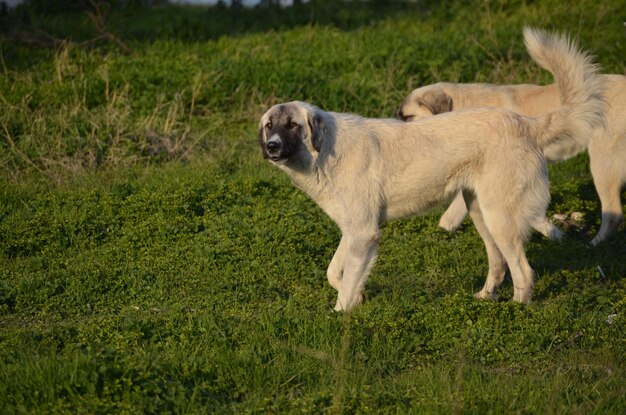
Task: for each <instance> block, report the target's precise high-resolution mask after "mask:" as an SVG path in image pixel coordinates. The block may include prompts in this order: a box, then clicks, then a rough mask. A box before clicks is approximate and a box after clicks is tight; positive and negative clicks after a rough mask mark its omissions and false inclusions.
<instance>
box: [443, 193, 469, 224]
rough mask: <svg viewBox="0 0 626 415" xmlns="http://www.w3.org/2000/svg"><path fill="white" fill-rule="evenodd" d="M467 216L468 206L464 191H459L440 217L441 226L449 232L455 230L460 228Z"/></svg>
mask: <svg viewBox="0 0 626 415" xmlns="http://www.w3.org/2000/svg"><path fill="white" fill-rule="evenodd" d="M465 216H467V207H466V205H465V199H463V193H462V192H459V193H457V195H456V196H455V198H454V199H453V200H452V203H450V206H448V209H446V211H445V212H444V213H443V215H442V216H441V219H439V226H440V227H441V228H443V229H445V230H447V231H448V232H454V231H456V230H457V229H459V226H461V224H462V223H463V219H465Z"/></svg>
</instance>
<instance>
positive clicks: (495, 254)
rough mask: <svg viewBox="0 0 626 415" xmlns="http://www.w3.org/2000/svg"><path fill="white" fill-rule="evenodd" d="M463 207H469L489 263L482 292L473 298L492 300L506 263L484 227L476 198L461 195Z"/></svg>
mask: <svg viewBox="0 0 626 415" xmlns="http://www.w3.org/2000/svg"><path fill="white" fill-rule="evenodd" d="M463 197H464V200H463V206H466V205H467V206H468V207H469V214H470V217H471V218H472V222H474V226H475V227H476V230H477V231H478V233H479V234H480V236H481V238H482V239H483V242H484V244H485V249H486V250H487V260H488V261H489V272H488V273H487V280H486V281H485V285H484V286H483V288H482V290H480V291H478V292H477V293H476V294H474V296H475V297H476V298H482V299H492V298H494V297H495V295H496V292H497V290H498V287H499V286H500V284H502V281H503V280H504V274H505V273H506V267H507V265H506V261H505V259H504V256H502V253H501V252H500V249H498V246H497V245H496V243H495V241H494V239H493V237H492V236H491V233H490V232H489V229H487V226H486V225H485V222H484V220H483V215H482V212H481V210H480V207H479V206H478V202H477V201H476V197H475V196H474V195H473V194H472V193H470V192H469V191H466V192H464V194H463Z"/></svg>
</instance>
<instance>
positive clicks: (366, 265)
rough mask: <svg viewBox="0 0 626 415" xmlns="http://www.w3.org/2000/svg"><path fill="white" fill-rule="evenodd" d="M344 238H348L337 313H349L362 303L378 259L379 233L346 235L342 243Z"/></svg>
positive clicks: (336, 307) (336, 308)
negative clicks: (370, 275)
mask: <svg viewBox="0 0 626 415" xmlns="http://www.w3.org/2000/svg"><path fill="white" fill-rule="evenodd" d="M343 238H347V239H346V241H345V243H346V247H345V254H344V255H345V257H344V266H343V276H342V278H341V284H340V286H339V293H338V295H337V303H336V304H335V311H341V310H343V311H348V310H350V309H352V308H353V307H354V306H356V305H357V304H359V302H360V301H361V299H362V291H363V287H364V286H365V282H366V281H367V277H368V275H369V273H370V270H371V269H372V267H373V266H374V262H375V259H376V252H377V249H378V238H379V232H378V230H376V231H375V232H371V233H366V232H360V233H356V234H354V235H344V236H343V237H342V241H343Z"/></svg>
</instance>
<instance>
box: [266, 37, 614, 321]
mask: <svg viewBox="0 0 626 415" xmlns="http://www.w3.org/2000/svg"><path fill="white" fill-rule="evenodd" d="M525 36H526V39H527V41H529V42H531V43H534V44H536V45H537V48H536V49H537V53H538V61H539V62H540V63H541V64H543V65H545V66H546V67H548V68H550V69H552V70H554V67H553V66H559V65H562V64H563V63H562V60H563V59H574V60H576V62H583V64H582V65H580V66H579V67H578V69H579V72H578V74H577V75H578V79H579V82H578V83H576V84H575V85H574V84H573V85H570V87H569V89H568V93H567V94H565V95H564V98H563V99H564V101H563V105H562V106H561V107H559V109H558V110H557V111H555V112H553V113H550V114H547V115H543V116H541V117H537V118H528V117H524V116H521V115H518V114H516V113H514V112H511V111H507V110H501V109H478V110H471V111H462V112H450V113H446V114H442V115H439V116H436V117H430V118H424V119H422V120H419V121H416V122H412V123H405V122H402V121H400V120H393V119H367V118H362V117H359V116H356V115H351V114H341V113H335V112H326V111H322V110H320V109H318V108H316V107H314V106H312V105H310V104H307V103H304V102H297V101H296V102H289V103H285V104H278V105H275V106H273V107H272V108H270V109H269V110H268V111H267V112H266V113H265V114H264V115H263V116H262V117H261V120H260V122H259V143H260V145H261V147H262V151H263V155H264V157H266V158H267V159H269V160H270V161H271V162H272V163H273V164H274V165H276V166H278V167H279V168H280V169H281V170H283V171H284V172H285V173H287V174H288V175H289V176H290V178H291V179H292V181H293V182H294V184H295V185H296V186H298V187H299V188H300V189H302V190H303V191H305V192H306V193H307V194H308V195H309V196H310V197H311V198H312V199H313V200H315V202H317V203H318V205H319V206H320V207H321V208H322V209H323V210H324V211H325V212H326V213H327V214H328V215H329V216H330V217H331V218H332V219H333V220H334V221H335V223H337V225H338V226H339V228H340V229H341V232H342V237H341V242H340V243H339V247H338V248H337V251H336V252H335V255H334V257H333V259H332V261H331V263H330V266H329V267H328V274H327V276H328V281H329V283H330V284H331V285H332V286H333V287H334V288H335V289H336V290H337V291H338V297H337V302H336V305H335V310H350V309H351V308H353V307H354V306H355V305H357V304H358V303H359V302H360V298H361V294H362V291H363V288H364V285H365V282H366V280H367V276H368V274H369V272H370V269H371V268H372V266H373V265H374V260H375V257H376V251H377V241H378V238H379V227H380V224H381V223H382V222H384V221H386V220H391V219H396V218H401V217H405V216H408V215H413V214H422V213H425V212H427V211H428V210H430V209H431V208H433V207H435V206H438V205H440V204H441V203H445V202H448V201H450V199H451V198H452V197H454V195H455V194H457V193H458V192H459V191H462V192H463V196H464V198H465V199H464V200H465V203H466V204H467V206H468V207H469V211H470V215H471V217H472V219H473V221H474V224H475V225H476V228H477V230H478V232H479V233H480V235H481V237H482V238H483V241H484V243H485V247H486V250H487V255H488V259H489V272H488V275H487V281H486V282H485V285H484V287H483V289H482V290H481V291H480V292H478V293H477V294H476V296H477V297H479V298H491V297H492V296H493V295H494V294H495V292H496V289H497V287H498V286H499V285H500V283H501V282H502V280H503V278H504V274H505V272H506V268H507V265H508V268H509V270H510V272H511V277H512V279H513V285H514V295H513V299H514V300H515V301H520V302H524V303H528V302H529V301H530V298H531V293H532V288H533V279H534V271H533V270H532V268H531V267H530V265H529V264H528V261H527V259H526V254H525V252H524V243H525V241H526V238H527V235H528V232H529V229H530V227H531V226H533V225H536V221H537V218H542V217H544V216H545V211H546V208H547V205H548V201H549V197H550V195H549V190H548V177H547V172H546V165H545V159H544V158H543V155H542V151H541V149H542V148H544V147H545V146H546V145H548V144H549V143H552V142H555V141H558V140H561V139H567V138H568V137H571V136H574V137H577V136H584V135H586V134H588V133H589V132H590V131H591V129H592V127H593V126H594V125H596V124H598V123H600V122H601V118H602V113H603V111H604V102H603V100H602V99H601V98H600V97H599V96H598V94H596V91H598V90H601V88H602V82H601V80H600V79H599V78H598V77H596V76H595V67H594V66H593V65H591V64H590V63H589V61H588V59H587V58H585V57H584V55H582V54H580V53H579V52H578V51H577V50H575V49H574V48H573V47H568V49H567V50H568V51H569V54H567V55H564V54H563V52H562V50H563V46H564V45H569V43H568V41H567V39H565V38H563V37H559V36H550V35H548V34H546V33H544V32H541V31H533V30H530V29H526V30H525Z"/></svg>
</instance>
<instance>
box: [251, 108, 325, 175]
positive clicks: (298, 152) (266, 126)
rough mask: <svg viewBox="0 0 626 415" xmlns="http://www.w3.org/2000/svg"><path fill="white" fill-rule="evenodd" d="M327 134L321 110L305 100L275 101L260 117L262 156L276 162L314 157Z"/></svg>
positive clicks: (283, 162) (280, 163)
mask: <svg viewBox="0 0 626 415" xmlns="http://www.w3.org/2000/svg"><path fill="white" fill-rule="evenodd" d="M324 137H325V125H324V122H323V115H322V111H320V110H319V109H318V108H316V107H314V106H312V105H310V104H307V103H305V102H299V101H294V102H288V103H285V104H277V105H274V106H273V107H272V108H270V109H269V110H268V111H267V112H266V113H265V114H263V116H262V117H261V120H260V121H259V144H260V145H261V149H262V151H263V157H265V158H266V159H269V160H271V161H272V162H273V163H275V164H277V165H282V164H286V163H288V162H290V161H292V160H296V159H298V161H299V162H302V161H305V160H310V159H312V158H313V154H314V153H319V152H320V151H321V149H322V145H323V141H324Z"/></svg>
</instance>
